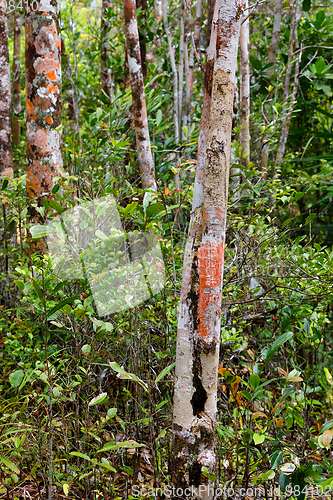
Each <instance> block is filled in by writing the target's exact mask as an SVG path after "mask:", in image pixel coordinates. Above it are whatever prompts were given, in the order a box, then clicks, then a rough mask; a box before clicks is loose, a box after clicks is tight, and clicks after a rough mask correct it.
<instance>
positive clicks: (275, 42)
mask: <svg viewBox="0 0 333 500" xmlns="http://www.w3.org/2000/svg"><path fill="white" fill-rule="evenodd" d="M281 19H282V0H277V2H276V5H275V10H274V23H273V35H272V41H271V43H270V46H269V54H268V62H271V63H274V65H273V66H272V67H271V68H270V69H269V70H268V74H269V75H273V74H274V71H275V61H276V56H277V51H278V48H279V42H280V33H281ZM269 143H270V137H269V136H268V135H265V137H264V139H263V144H262V151H261V162H260V167H261V170H262V171H263V172H266V171H267V166H268V157H269Z"/></svg>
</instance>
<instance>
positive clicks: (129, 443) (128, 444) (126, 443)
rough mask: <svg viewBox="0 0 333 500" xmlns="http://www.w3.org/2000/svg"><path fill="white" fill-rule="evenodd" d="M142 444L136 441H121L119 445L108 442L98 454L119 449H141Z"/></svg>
mask: <svg viewBox="0 0 333 500" xmlns="http://www.w3.org/2000/svg"><path fill="white" fill-rule="evenodd" d="M142 446H144V444H140V443H137V442H136V441H131V440H130V441H121V442H119V443H115V442H114V441H110V443H107V444H106V445H105V446H103V448H102V449H101V450H99V451H98V453H103V452H104V451H110V450H118V449H119V448H141V447H142Z"/></svg>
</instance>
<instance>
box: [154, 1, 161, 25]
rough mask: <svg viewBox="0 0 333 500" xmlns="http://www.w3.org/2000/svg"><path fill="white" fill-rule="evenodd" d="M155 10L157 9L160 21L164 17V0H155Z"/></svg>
mask: <svg viewBox="0 0 333 500" xmlns="http://www.w3.org/2000/svg"><path fill="white" fill-rule="evenodd" d="M154 11H155V17H156V21H157V22H158V23H159V22H160V21H161V20H162V17H163V6H162V0H155V2H154Z"/></svg>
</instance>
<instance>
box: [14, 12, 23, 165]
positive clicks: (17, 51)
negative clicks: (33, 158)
mask: <svg viewBox="0 0 333 500" xmlns="http://www.w3.org/2000/svg"><path fill="white" fill-rule="evenodd" d="M21 28H22V15H21V14H20V13H19V12H15V13H14V54H13V122H12V127H13V143H14V144H15V145H16V146H17V145H18V144H19V143H20V134H21V125H20V121H19V118H18V115H19V113H20V112H21ZM18 166H19V165H18V162H17V161H14V168H15V170H17V169H18Z"/></svg>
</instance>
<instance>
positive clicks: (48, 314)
mask: <svg viewBox="0 0 333 500" xmlns="http://www.w3.org/2000/svg"><path fill="white" fill-rule="evenodd" d="M79 297H80V295H73V297H68V298H67V299H64V300H62V301H61V302H58V304H57V305H55V306H54V307H53V308H52V309H50V310H49V311H48V312H47V319H49V318H51V316H53V314H55V313H56V312H57V311H59V309H62V308H63V307H64V306H65V305H66V304H70V303H71V302H74V300H76V299H78V298H79Z"/></svg>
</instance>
